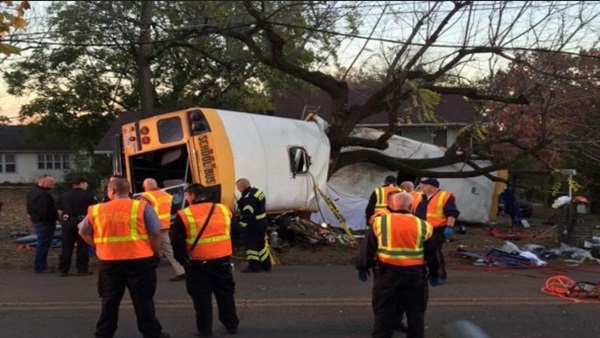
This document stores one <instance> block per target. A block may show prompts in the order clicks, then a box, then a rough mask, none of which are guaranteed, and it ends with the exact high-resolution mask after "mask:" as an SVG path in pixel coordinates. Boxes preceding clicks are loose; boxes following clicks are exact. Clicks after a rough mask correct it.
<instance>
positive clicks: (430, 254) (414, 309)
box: [357, 192, 439, 338]
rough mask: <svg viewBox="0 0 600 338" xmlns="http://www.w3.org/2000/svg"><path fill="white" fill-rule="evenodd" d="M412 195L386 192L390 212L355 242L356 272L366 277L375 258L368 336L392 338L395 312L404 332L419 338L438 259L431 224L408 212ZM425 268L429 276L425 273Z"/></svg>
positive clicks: (437, 281)
mask: <svg viewBox="0 0 600 338" xmlns="http://www.w3.org/2000/svg"><path fill="white" fill-rule="evenodd" d="M412 202H413V198H412V196H410V194H408V193H405V192H403V193H399V194H394V195H392V196H391V201H390V208H391V209H393V210H394V212H393V213H391V214H389V215H385V216H381V217H377V218H376V219H375V222H374V223H373V227H372V228H371V230H370V231H368V232H367V234H366V236H365V239H364V240H363V242H362V243H361V246H360V249H359V255H358V264H357V270H358V271H359V279H360V280H361V281H363V282H364V281H366V280H367V276H368V275H369V274H370V273H369V270H370V269H371V268H372V267H373V265H374V263H373V262H374V259H373V258H374V257H376V260H375V261H376V266H375V269H374V271H375V276H374V283H373V301H372V304H373V312H374V314H375V324H374V326H373V334H372V336H373V337H377V338H379V337H385V338H389V337H392V335H393V333H394V326H395V324H396V319H397V318H396V317H397V316H398V313H403V312H405V313H406V317H407V319H408V328H407V331H408V332H407V336H408V337H424V333H425V310H426V308H427V300H428V297H429V291H428V287H427V279H429V283H430V284H431V286H433V287H435V286H437V285H438V284H439V276H438V274H437V271H438V265H439V261H438V259H437V256H436V254H435V251H436V249H435V242H434V241H433V240H431V236H432V233H433V228H432V226H431V224H429V223H427V222H426V221H424V220H422V219H420V218H418V217H416V216H414V215H412V214H411V212H410V210H411V204H412ZM428 271H429V274H428Z"/></svg>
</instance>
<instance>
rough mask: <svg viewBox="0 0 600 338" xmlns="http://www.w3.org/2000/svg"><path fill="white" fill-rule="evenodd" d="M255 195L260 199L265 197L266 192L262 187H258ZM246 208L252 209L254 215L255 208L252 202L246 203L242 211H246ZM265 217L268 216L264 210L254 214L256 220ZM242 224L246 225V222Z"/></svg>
mask: <svg viewBox="0 0 600 338" xmlns="http://www.w3.org/2000/svg"><path fill="white" fill-rule="evenodd" d="M254 197H255V198H256V199H258V200H261V199H264V198H265V193H264V192H263V191H262V190H260V189H256V192H255V193H254ZM246 210H248V211H250V213H251V214H253V215H254V208H253V207H252V206H251V205H250V204H248V205H246V206H245V207H244V209H242V211H246ZM265 217H267V214H266V213H264V212H263V213H262V214H258V215H254V219H256V220H258V219H263V218H265ZM242 226H246V224H244V225H242Z"/></svg>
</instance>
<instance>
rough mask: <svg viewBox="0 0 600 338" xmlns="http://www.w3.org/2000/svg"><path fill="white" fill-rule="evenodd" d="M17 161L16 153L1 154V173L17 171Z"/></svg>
mask: <svg viewBox="0 0 600 338" xmlns="http://www.w3.org/2000/svg"><path fill="white" fill-rule="evenodd" d="M16 172H17V161H16V157H15V155H7V154H0V173H7V174H8V173H16Z"/></svg>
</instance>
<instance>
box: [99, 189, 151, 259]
mask: <svg viewBox="0 0 600 338" xmlns="http://www.w3.org/2000/svg"><path fill="white" fill-rule="evenodd" d="M145 207H146V202H143V201H136V200H132V199H115V200H113V201H110V202H107V203H101V204H95V205H92V206H90V207H89V208H88V216H87V217H88V219H89V221H90V223H91V225H92V230H93V234H94V243H95V245H96V255H97V256H98V258H100V259H102V260H108V261H113V260H125V259H139V258H148V257H152V256H154V251H153V250H152V244H151V243H150V236H149V235H148V231H147V230H146V226H145V225H144V208H145Z"/></svg>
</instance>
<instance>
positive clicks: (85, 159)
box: [65, 151, 91, 170]
mask: <svg viewBox="0 0 600 338" xmlns="http://www.w3.org/2000/svg"><path fill="white" fill-rule="evenodd" d="M65 156H66V155H65ZM90 159H91V157H90V153H88V152H84V151H82V152H79V153H78V154H77V155H75V163H76V164H77V166H78V167H79V168H81V169H84V170H89V169H90V162H91V161H90Z"/></svg>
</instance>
